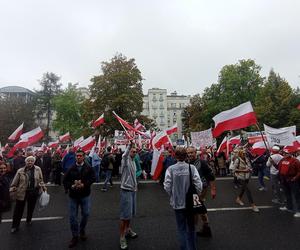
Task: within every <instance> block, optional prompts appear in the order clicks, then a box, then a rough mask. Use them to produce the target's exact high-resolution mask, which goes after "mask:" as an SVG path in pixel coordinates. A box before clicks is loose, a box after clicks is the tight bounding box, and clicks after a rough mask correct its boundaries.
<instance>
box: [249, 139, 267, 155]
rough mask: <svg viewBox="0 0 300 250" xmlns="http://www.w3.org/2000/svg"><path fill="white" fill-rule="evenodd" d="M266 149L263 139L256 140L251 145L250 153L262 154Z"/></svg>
mask: <svg viewBox="0 0 300 250" xmlns="http://www.w3.org/2000/svg"><path fill="white" fill-rule="evenodd" d="M266 150H267V148H266V145H265V143H264V141H258V142H255V143H254V144H253V145H252V149H251V153H252V154H253V155H263V154H264V153H265V152H266Z"/></svg>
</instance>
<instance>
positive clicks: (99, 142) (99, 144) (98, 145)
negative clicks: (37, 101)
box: [96, 135, 101, 149]
mask: <svg viewBox="0 0 300 250" xmlns="http://www.w3.org/2000/svg"><path fill="white" fill-rule="evenodd" d="M96 147H97V148H99V149H101V135H99V138H98V142H97V146H96Z"/></svg>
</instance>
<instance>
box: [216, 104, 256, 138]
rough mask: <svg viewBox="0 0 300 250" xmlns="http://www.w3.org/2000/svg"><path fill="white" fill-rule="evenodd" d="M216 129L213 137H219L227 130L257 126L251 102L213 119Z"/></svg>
mask: <svg viewBox="0 0 300 250" xmlns="http://www.w3.org/2000/svg"><path fill="white" fill-rule="evenodd" d="M213 120H214V122H215V128H214V129H213V132H212V133H213V136H214V137H218V136H219V135H220V134H222V133H223V132H224V131H226V130H235V129H240V128H245V127H248V126H250V125H253V124H256V123H257V119H256V116H255V113H254V111H253V108H252V105H251V102H245V103H243V104H241V105H239V106H237V107H235V108H232V109H229V110H226V111H223V112H221V113H219V114H217V115H216V116H214V117H213Z"/></svg>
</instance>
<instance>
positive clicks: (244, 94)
mask: <svg viewBox="0 0 300 250" xmlns="http://www.w3.org/2000/svg"><path fill="white" fill-rule="evenodd" d="M260 70H261V67H260V66H259V65H257V64H256V63H255V62H254V61H253V60H251V59H249V60H240V61H239V62H238V63H237V64H232V65H226V66H224V67H223V68H222V69H221V71H220V73H219V79H218V83H215V84H212V85H211V86H210V87H208V88H206V89H205V90H204V93H203V95H202V96H200V95H196V96H195V97H193V98H192V100H191V105H190V106H188V107H187V108H186V110H185V114H184V115H185V118H184V119H185V130H186V131H189V130H190V131H197V130H198V131H199V130H203V129H207V128H209V127H213V120H212V118H213V117H214V116H215V115H216V114H218V113H220V112H222V111H224V110H227V109H231V108H233V107H235V106H238V105H239V104H241V103H244V102H246V101H251V102H252V104H253V103H254V101H255V99H256V96H257V93H258V90H259V88H260V87H261V86H262V84H263V81H264V78H263V77H261V75H260ZM187 121H188V123H187Z"/></svg>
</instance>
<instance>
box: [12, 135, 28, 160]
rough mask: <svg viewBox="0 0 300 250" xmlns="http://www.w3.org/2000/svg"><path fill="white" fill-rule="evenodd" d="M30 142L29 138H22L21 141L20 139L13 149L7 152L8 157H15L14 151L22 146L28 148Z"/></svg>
mask: <svg viewBox="0 0 300 250" xmlns="http://www.w3.org/2000/svg"><path fill="white" fill-rule="evenodd" d="M28 146H29V144H28V139H27V138H25V139H21V140H20V141H18V142H17V143H16V144H15V145H14V146H13V147H12V148H11V149H10V151H9V152H8V154H7V157H8V158H11V157H13V155H14V153H15V152H16V150H17V149H20V148H26V147H28Z"/></svg>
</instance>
